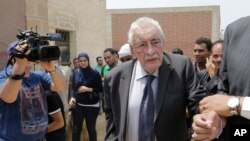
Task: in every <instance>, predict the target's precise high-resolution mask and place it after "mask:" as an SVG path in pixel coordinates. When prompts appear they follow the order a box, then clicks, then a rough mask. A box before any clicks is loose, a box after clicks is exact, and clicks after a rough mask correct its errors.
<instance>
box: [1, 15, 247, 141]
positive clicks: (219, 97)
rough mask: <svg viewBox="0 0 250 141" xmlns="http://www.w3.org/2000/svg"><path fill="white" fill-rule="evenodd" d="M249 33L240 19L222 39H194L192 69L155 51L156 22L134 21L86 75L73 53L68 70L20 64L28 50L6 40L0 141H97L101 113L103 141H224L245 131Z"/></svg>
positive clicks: (161, 39) (160, 43)
mask: <svg viewBox="0 0 250 141" xmlns="http://www.w3.org/2000/svg"><path fill="white" fill-rule="evenodd" d="M249 33H250V17H244V18H241V19H239V20H237V21H235V22H233V23H232V24H230V25H229V26H228V27H227V29H226V32H225V36H224V37H225V39H224V40H221V39H218V40H216V41H214V42H212V41H211V39H210V38H209V37H199V38H197V40H196V41H194V46H193V55H194V56H193V57H194V62H192V61H191V59H190V58H189V57H187V56H185V52H184V51H183V50H182V49H181V48H174V49H173V50H172V52H165V51H164V47H165V46H166V44H167V42H166V41H165V34H167V33H164V32H163V29H162V27H161V25H160V23H159V22H158V21H157V20H155V19H152V18H150V17H140V18H138V19H136V20H135V21H134V22H133V23H132V24H131V26H130V28H129V31H128V41H127V43H125V44H124V45H122V46H121V48H120V50H119V51H117V50H115V49H113V48H107V49H105V50H104V51H103V55H100V56H98V57H96V58H95V59H96V65H95V66H94V67H91V64H90V59H91V58H89V55H88V53H87V52H80V53H79V54H78V56H77V57H76V58H74V59H73V60H72V62H73V65H74V68H73V69H70V67H68V66H61V65H60V60H57V61H40V60H38V61H29V60H28V59H27V57H25V56H28V55H29V53H30V52H31V50H29V48H28V43H27V42H25V41H22V42H18V41H15V42H13V43H11V44H10V45H9V47H8V49H7V53H8V56H9V61H8V64H7V66H6V68H5V69H4V70H2V71H1V72H0V141H21V140H25V141H45V140H46V141H68V140H72V141H80V140H81V132H82V129H83V125H84V126H86V129H87V133H88V140H89V141H97V131H96V122H97V118H98V115H99V114H102V111H103V112H104V113H105V119H106V123H105V124H106V134H105V139H104V140H105V141H154V140H157V141H166V140H168V141H209V140H216V141H229V140H230V138H231V136H232V135H231V134H232V133H231V132H230V131H231V128H232V127H233V126H237V125H242V124H244V125H249V124H250V108H249V107H250V100H249V99H250V98H249V93H250V92H249V91H250V89H249V88H248V87H249V86H250V85H249V83H250V80H249V78H248V77H247V76H248V74H249V72H250V70H249V69H250V67H249V66H250V65H249V63H248V61H247V59H246V58H247V56H249V52H250V51H249V47H248V46H249V41H250V40H249V36H250V34H249ZM16 53H19V54H20V53H21V54H22V55H23V56H20V55H16ZM104 61H105V63H104ZM34 63H35V64H39V65H40V66H41V68H43V71H31V70H32V67H33V66H34ZM84 121H85V123H86V124H83V123H84ZM70 128H71V130H72V132H69V129H70ZM69 134H71V135H69Z"/></svg>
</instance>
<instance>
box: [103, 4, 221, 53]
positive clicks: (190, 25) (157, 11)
mask: <svg viewBox="0 0 250 141" xmlns="http://www.w3.org/2000/svg"><path fill="white" fill-rule="evenodd" d="M141 16H148V17H152V18H154V19H156V20H158V21H159V22H160V25H161V26H162V28H163V30H164V33H165V45H166V46H165V48H164V50H165V51H171V50H172V49H173V48H177V47H178V48H181V49H182V50H183V51H184V55H187V56H189V57H191V58H192V57H193V55H192V50H193V46H194V41H195V40H196V39H197V38H199V37H201V36H204V37H208V38H211V39H212V40H213V41H214V40H217V39H219V34H220V10H219V6H204V7H181V8H146V9H121V10H108V15H107V46H109V47H113V48H115V49H117V50H119V49H120V47H121V46H122V45H123V44H124V43H126V42H127V32H128V29H129V26H130V24H131V23H132V22H133V21H134V20H135V19H137V18H138V17H141ZM111 27H112V28H111Z"/></svg>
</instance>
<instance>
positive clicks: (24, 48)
mask: <svg viewBox="0 0 250 141" xmlns="http://www.w3.org/2000/svg"><path fill="white" fill-rule="evenodd" d="M14 49H15V50H16V51H19V52H24V55H28V54H29V53H30V50H29V49H28V45H27V43H26V42H22V43H21V44H18V45H17V46H16V47H15V48H14ZM14 58H15V64H14V67H13V70H12V73H13V74H16V73H17V74H20V73H23V72H24V71H25V68H26V66H27V64H28V62H29V61H28V60H27V58H26V57H24V58H20V57H16V56H15V55H14ZM14 68H16V69H14ZM13 71H14V72H13ZM16 71H17V72H16Z"/></svg>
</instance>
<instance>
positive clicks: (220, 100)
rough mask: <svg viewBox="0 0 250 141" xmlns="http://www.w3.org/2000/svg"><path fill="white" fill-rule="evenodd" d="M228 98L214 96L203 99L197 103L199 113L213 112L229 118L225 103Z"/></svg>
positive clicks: (220, 95) (218, 95)
mask: <svg viewBox="0 0 250 141" xmlns="http://www.w3.org/2000/svg"><path fill="white" fill-rule="evenodd" d="M229 98H230V96H228V95H222V94H215V95H212V96H207V97H205V98H203V99H202V100H201V101H200V103H199V110H200V113H207V112H209V111H215V112H216V113H218V114H219V115H220V116H223V117H229V116H232V115H231V113H230V109H229V107H228V106H227V101H228V99H229Z"/></svg>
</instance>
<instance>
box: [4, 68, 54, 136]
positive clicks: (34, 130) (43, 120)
mask: <svg viewBox="0 0 250 141" xmlns="http://www.w3.org/2000/svg"><path fill="white" fill-rule="evenodd" d="M9 71H10V69H9ZM6 79H7V76H6V74H5V70H3V71H1V72H0V87H2V86H3V84H4V82H5V80H6ZM50 85H51V78H50V76H49V75H47V74H46V73H45V72H30V76H29V78H24V79H23V81H22V87H21V89H20V91H19V94H18V97H17V100H16V101H15V102H13V103H10V104H9V103H5V102H4V101H2V100H1V99H0V141H35V140H38V139H41V138H43V137H44V135H45V133H46V129H47V125H48V114H47V106H46V99H45V95H44V91H45V90H49V89H50Z"/></svg>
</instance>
